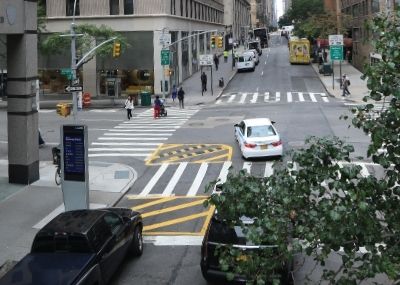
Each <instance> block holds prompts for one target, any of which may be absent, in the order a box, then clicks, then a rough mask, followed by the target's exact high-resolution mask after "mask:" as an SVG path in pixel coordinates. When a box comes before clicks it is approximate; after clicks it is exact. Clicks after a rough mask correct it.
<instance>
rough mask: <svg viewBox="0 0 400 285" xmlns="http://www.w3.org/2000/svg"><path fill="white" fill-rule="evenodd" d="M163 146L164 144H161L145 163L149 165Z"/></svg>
mask: <svg viewBox="0 0 400 285" xmlns="http://www.w3.org/2000/svg"><path fill="white" fill-rule="evenodd" d="M162 146H163V144H160V145H159V146H158V147H157V149H156V150H155V151H154V152H153V153H152V154H151V155H150V157H149V158H148V159H146V161H145V164H146V165H148V164H149V163H150V161H152V160H154V157H155V156H156V154H157V153H158V152H159V151H160V149H161V147H162Z"/></svg>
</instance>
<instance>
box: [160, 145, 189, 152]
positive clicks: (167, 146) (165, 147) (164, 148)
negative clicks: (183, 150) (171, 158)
mask: <svg viewBox="0 0 400 285" xmlns="http://www.w3.org/2000/svg"><path fill="white" fill-rule="evenodd" d="M180 146H183V144H166V145H163V147H161V148H159V149H157V150H156V151H158V150H166V149H170V148H174V147H180Z"/></svg>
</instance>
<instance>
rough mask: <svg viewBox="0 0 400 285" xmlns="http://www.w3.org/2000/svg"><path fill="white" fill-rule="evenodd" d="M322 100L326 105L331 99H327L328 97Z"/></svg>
mask: <svg viewBox="0 0 400 285" xmlns="http://www.w3.org/2000/svg"><path fill="white" fill-rule="evenodd" d="M321 98H322V101H324V102H326V103H328V102H329V99H328V97H326V96H322V97H321Z"/></svg>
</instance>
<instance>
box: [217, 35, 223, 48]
mask: <svg viewBox="0 0 400 285" xmlns="http://www.w3.org/2000/svg"><path fill="white" fill-rule="evenodd" d="M217 47H218V48H223V47H224V38H223V37H218V38H217Z"/></svg>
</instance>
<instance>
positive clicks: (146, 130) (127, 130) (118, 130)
mask: <svg viewBox="0 0 400 285" xmlns="http://www.w3.org/2000/svg"><path fill="white" fill-rule="evenodd" d="M105 131H107V132H121V129H111V130H105ZM123 131H124V132H125V133H126V132H138V131H139V132H142V133H143V132H151V133H154V132H155V133H157V132H175V131H176V129H159V130H155V129H145V130H135V129H124V130H123Z"/></svg>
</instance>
